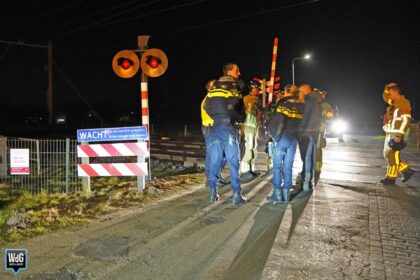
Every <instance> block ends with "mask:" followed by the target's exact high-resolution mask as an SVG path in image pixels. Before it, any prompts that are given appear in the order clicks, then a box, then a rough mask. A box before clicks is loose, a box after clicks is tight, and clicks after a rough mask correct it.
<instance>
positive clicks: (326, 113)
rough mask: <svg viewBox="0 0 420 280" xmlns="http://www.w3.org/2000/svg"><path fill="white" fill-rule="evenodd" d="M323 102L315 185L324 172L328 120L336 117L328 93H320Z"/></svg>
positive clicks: (317, 146)
mask: <svg viewBox="0 0 420 280" xmlns="http://www.w3.org/2000/svg"><path fill="white" fill-rule="evenodd" d="M319 94H320V95H321V97H322V99H323V101H322V122H321V129H320V131H319V138H318V142H317V144H316V146H315V177H314V179H315V183H316V182H318V181H319V178H320V176H321V170H322V149H323V148H325V147H326V146H327V140H326V139H325V129H326V125H327V120H331V119H332V118H333V117H334V111H333V108H332V106H331V104H330V103H328V101H327V100H326V96H327V92H326V91H319Z"/></svg>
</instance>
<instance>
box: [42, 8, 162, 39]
mask: <svg viewBox="0 0 420 280" xmlns="http://www.w3.org/2000/svg"><path fill="white" fill-rule="evenodd" d="M139 1H140V0H134V1H130V2H127V3H124V4H121V5H117V6H113V7H112V8H109V9H105V10H102V11H99V12H98V13H95V14H91V15H89V16H85V17H81V18H78V19H75V20H72V21H69V22H67V23H65V24H63V25H61V26H58V27H57V28H56V30H63V29H64V28H66V27H69V26H72V25H75V24H77V23H81V22H83V21H87V20H89V19H95V18H97V17H98V16H102V15H105V14H107V13H109V12H112V11H115V10H118V9H120V8H125V7H129V6H130V5H132V4H133V3H136V2H139ZM157 2H160V0H153V1H150V2H147V3H141V4H140V5H135V6H132V7H129V8H126V9H124V10H122V11H120V12H117V13H113V14H112V15H108V16H103V17H101V18H100V19H96V20H95V21H92V22H86V24H85V25H83V27H80V28H82V29H84V28H86V27H87V26H91V25H93V24H97V23H100V22H103V21H105V20H107V19H112V18H115V17H117V16H121V15H124V14H126V13H130V12H133V11H134V10H138V9H141V8H144V7H147V6H150V5H153V4H156V3H157ZM80 28H79V29H80ZM75 30H76V29H71V30H70V31H71V32H73V31H75ZM66 32H69V31H64V30H63V32H61V31H55V32H53V33H44V34H42V35H39V36H36V37H37V38H46V37H49V38H53V37H55V36H56V35H57V34H60V35H63V34H65V33H66ZM76 32H77V31H76Z"/></svg>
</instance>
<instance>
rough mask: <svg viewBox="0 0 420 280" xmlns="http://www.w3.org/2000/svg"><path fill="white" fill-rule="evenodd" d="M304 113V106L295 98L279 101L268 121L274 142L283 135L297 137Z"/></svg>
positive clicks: (269, 132) (268, 130)
mask: <svg viewBox="0 0 420 280" xmlns="http://www.w3.org/2000/svg"><path fill="white" fill-rule="evenodd" d="M303 113H304V105H303V104H302V103H299V101H298V99H297V98H295V97H293V96H290V97H285V98H283V99H280V100H279V101H277V103H276V107H275V111H274V112H273V113H272V115H271V117H270V119H269V120H268V121H267V132H268V134H269V135H270V137H271V138H272V139H273V140H274V142H278V141H279V140H280V138H281V137H282V135H287V136H289V137H297V135H298V132H299V126H300V124H301V120H302V118H303Z"/></svg>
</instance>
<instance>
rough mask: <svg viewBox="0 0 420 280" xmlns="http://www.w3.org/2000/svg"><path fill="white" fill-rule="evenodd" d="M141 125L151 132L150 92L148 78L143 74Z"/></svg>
mask: <svg viewBox="0 0 420 280" xmlns="http://www.w3.org/2000/svg"><path fill="white" fill-rule="evenodd" d="M141 123H142V125H144V126H146V127H147V132H149V91H148V89H147V76H146V74H144V73H141Z"/></svg>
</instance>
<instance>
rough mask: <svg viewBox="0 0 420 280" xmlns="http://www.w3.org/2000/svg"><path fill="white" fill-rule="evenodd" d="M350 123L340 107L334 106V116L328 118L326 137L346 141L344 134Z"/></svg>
mask: <svg viewBox="0 0 420 280" xmlns="http://www.w3.org/2000/svg"><path fill="white" fill-rule="evenodd" d="M348 128H349V123H348V122H347V121H346V120H345V119H343V118H342V116H341V114H340V110H339V108H338V107H337V106H336V107H335V108H334V117H333V118H332V119H331V120H327V123H326V128H325V137H328V138H338V141H339V142H344V138H343V135H344V133H345V132H347V131H348Z"/></svg>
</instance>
